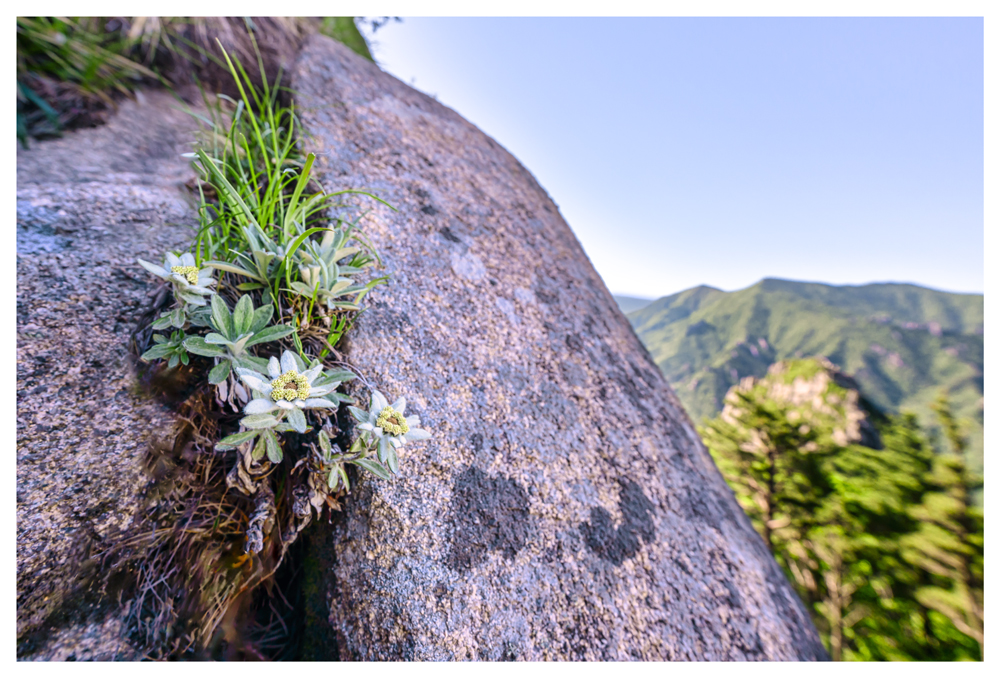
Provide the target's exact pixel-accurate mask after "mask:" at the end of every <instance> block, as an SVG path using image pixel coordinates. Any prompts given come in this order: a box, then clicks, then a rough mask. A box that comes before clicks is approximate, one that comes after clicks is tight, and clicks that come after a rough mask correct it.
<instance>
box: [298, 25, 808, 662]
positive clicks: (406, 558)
mask: <svg viewBox="0 0 1000 678" xmlns="http://www.w3.org/2000/svg"><path fill="white" fill-rule="evenodd" d="M292 87H293V89H294V90H295V91H297V92H298V95H297V102H298V104H299V106H300V108H301V114H302V117H303V121H304V128H305V132H306V134H307V135H308V137H307V141H306V148H307V150H312V151H314V152H316V153H317V155H318V160H317V163H316V168H317V170H318V173H319V176H320V179H321V181H322V183H323V185H324V186H325V187H326V188H327V189H341V188H361V189H367V190H371V191H374V192H375V193H377V194H378V195H379V196H381V197H382V198H384V199H385V200H387V201H389V202H390V203H391V204H393V205H394V206H395V207H397V208H398V210H399V211H398V212H392V211H390V210H388V209H386V208H384V207H381V206H373V211H372V213H371V216H370V217H369V218H368V219H367V220H366V223H367V225H366V229H367V233H368V235H369V236H370V237H371V238H372V240H373V241H374V243H375V244H376V245H377V247H378V248H379V249H380V251H381V252H382V254H383V256H384V258H385V264H386V269H387V272H388V273H389V274H391V276H392V283H391V285H389V286H388V287H383V288H379V289H377V290H376V291H375V292H374V293H372V294H371V295H370V296H369V297H368V299H369V303H370V309H369V310H368V311H367V312H366V313H365V314H364V315H363V316H362V318H361V320H360V322H359V323H358V326H357V327H356V330H355V331H354V333H353V334H352V335H351V338H350V342H349V346H348V349H347V351H348V355H349V358H350V360H351V361H353V362H354V363H355V364H356V365H357V366H358V367H359V368H360V370H361V372H362V373H363V374H364V375H365V376H366V377H368V379H370V380H372V381H374V382H375V383H376V384H377V385H378V386H379V387H381V388H382V389H383V390H384V391H385V392H386V394H387V395H389V397H390V399H392V398H394V397H397V396H399V395H405V396H406V397H407V399H408V402H409V406H408V408H409V409H408V410H407V413H411V412H416V413H418V414H420V415H421V416H422V418H423V421H424V423H425V428H427V429H429V430H431V431H432V432H433V434H434V438H433V440H431V441H428V442H425V443H421V444H418V445H414V446H412V447H407V448H406V449H405V452H404V453H403V454H402V455H401V473H400V475H399V477H397V478H395V479H394V480H392V481H380V480H377V479H373V478H371V477H365V478H364V479H363V480H362V481H361V483H360V488H359V489H360V492H357V493H355V494H353V495H352V496H351V497H350V498H349V499H348V501H347V509H346V514H345V516H344V517H343V518H342V519H340V520H339V521H336V522H335V525H334V527H333V528H328V530H330V531H331V533H330V534H327V535H326V538H327V540H328V543H329V544H330V545H331V546H332V551H333V552H334V553H335V557H334V558H329V559H327V561H326V562H325V563H324V565H323V567H324V569H325V571H326V577H325V579H324V580H323V582H324V583H323V587H322V588H323V590H321V591H320V592H319V593H317V594H316V595H319V596H323V597H324V599H329V600H330V601H331V602H330V603H329V606H330V622H331V624H332V625H333V627H334V629H335V631H336V634H337V636H338V638H339V648H338V649H339V656H340V657H341V658H342V659H440V660H462V659H487V660H500V659H519V660H543V659H587V660H600V659H604V660H612V659H614V660H626V659H646V660H661V659H682V660H683V659H715V660H723V659H734V660H738V659H819V658H825V652H824V651H823V649H822V646H821V644H820V642H819V640H818V638H817V635H816V632H815V630H814V629H813V627H812V624H811V622H810V621H809V618H808V615H807V614H806V612H805V610H804V608H803V607H802V605H801V603H800V602H799V600H798V598H797V597H796V596H795V594H794V592H793V591H792V589H791V588H790V587H789V585H788V584H787V582H786V581H785V578H784V576H783V574H782V573H781V571H780V570H779V568H778V567H777V565H776V564H775V562H774V560H773V559H772V558H771V556H770V554H769V553H768V551H767V550H766V548H765V546H764V544H763V542H762V540H761V539H760V537H759V536H758V535H757V534H756V533H754V531H753V530H752V528H751V526H750V524H749V523H748V521H747V520H746V518H745V516H744V515H743V513H742V511H741V510H740V509H739V507H738V506H737V504H736V502H735V500H734V499H733V497H732V494H731V493H730V492H729V490H728V488H727V487H726V486H725V484H724V482H723V480H722V478H721V476H720V475H719V473H718V472H717V470H716V469H715V467H714V465H713V463H712V461H711V459H710V457H709V456H708V455H707V453H706V451H705V450H704V448H703V447H702V445H701V443H700V441H699V440H698V438H697V435H696V433H695V431H694V428H693V426H692V425H691V422H690V420H689V419H688V417H687V416H686V415H685V413H684V412H683V410H682V408H681V406H680V404H679V403H678V401H677V398H676V397H675V396H674V394H673V393H672V392H671V390H670V387H669V386H668V385H667V383H666V381H665V380H664V379H663V377H662V376H661V375H660V373H659V371H658V370H657V368H656V366H655V365H654V364H653V362H652V360H651V359H650V357H649V355H648V354H647V353H646V351H645V350H644V349H643V347H642V345H641V344H640V343H639V340H638V339H637V338H636V336H635V334H634V333H633V331H632V329H631V328H630V327H629V324H628V322H627V321H626V319H625V317H624V316H623V315H622V314H621V312H620V311H619V310H618V308H617V306H616V305H615V302H614V300H613V299H612V297H611V295H610V294H609V293H608V291H607V289H606V288H605V286H604V284H603V282H602V281H601V279H600V277H599V276H598V275H597V273H596V271H595V270H594V268H593V266H592V265H591V264H590V262H589V261H588V260H587V257H586V256H585V254H584V252H583V250H582V248H581V247H580V244H579V243H578V242H577V240H576V239H575V237H574V236H573V233H572V232H571V231H570V229H569V227H568V226H567V224H566V222H565V221H564V220H563V218H562V217H561V216H560V214H559V211H558V209H557V207H556V205H555V204H554V203H553V202H552V200H551V199H550V198H549V197H548V196H547V195H546V193H545V191H544V190H543V189H542V188H541V187H540V186H539V185H538V183H537V182H536V181H535V180H534V178H533V177H532V176H531V174H529V173H528V171H527V170H525V169H524V168H523V167H522V166H521V165H520V164H519V163H518V162H517V160H516V159H515V158H514V157H512V156H511V155H510V154H509V153H507V152H506V151H505V150H504V149H503V148H502V147H501V146H500V145H499V144H497V143H496V142H495V141H493V140H492V139H490V138H489V137H487V136H486V135H485V134H483V133H482V132H480V131H479V130H477V129H476V128H475V127H473V126H472V125H471V124H469V123H468V122H466V121H465V120H463V119H462V118H461V117H460V116H459V115H457V114H456V113H455V112H454V111H452V110H450V109H448V108H446V107H444V106H442V105H441V104H439V103H438V102H436V101H435V100H434V99H432V98H430V97H428V96H425V95H423V94H421V93H419V92H417V91H415V90H413V89H411V88H410V87H407V86H406V85H404V84H403V83H401V82H399V81H398V80H396V79H395V78H393V77H391V76H389V75H387V74H385V73H382V72H381V71H379V69H378V68H377V67H376V66H375V65H373V64H371V63H370V62H367V61H365V60H363V59H361V58H359V57H357V56H356V55H354V54H353V53H352V52H351V51H350V50H348V49H347V48H345V47H343V46H341V45H338V44H336V43H334V42H333V41H331V40H329V39H326V38H324V37H322V36H317V37H314V38H311V39H310V41H309V42H308V43H307V45H306V47H305V49H304V51H303V53H302V54H301V55H300V58H299V61H298V63H297V65H296V68H295V71H294V74H293V82H292ZM581 143H583V141H581ZM368 204H369V206H371V204H370V203H368Z"/></svg>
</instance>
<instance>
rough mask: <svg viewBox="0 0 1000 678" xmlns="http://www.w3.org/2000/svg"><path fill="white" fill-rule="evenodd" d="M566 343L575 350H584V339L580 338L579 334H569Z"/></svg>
mask: <svg viewBox="0 0 1000 678" xmlns="http://www.w3.org/2000/svg"><path fill="white" fill-rule="evenodd" d="M566 345H567V346H569V347H570V348H571V349H573V350H574V351H581V350H583V339H581V338H580V335H579V334H567V335H566Z"/></svg>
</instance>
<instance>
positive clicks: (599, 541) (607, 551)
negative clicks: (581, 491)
mask: <svg viewBox="0 0 1000 678" xmlns="http://www.w3.org/2000/svg"><path fill="white" fill-rule="evenodd" d="M618 506H619V508H620V509H621V512H622V524H621V525H619V526H618V527H617V528H616V527H614V524H613V521H612V519H611V514H610V513H608V511H607V509H605V508H604V507H603V506H595V507H593V508H591V509H590V522H589V523H582V524H581V525H580V531H581V532H582V533H583V536H584V541H585V542H586V544H587V547H588V548H589V549H590V550H591V551H593V552H594V553H596V554H597V556H598V557H600V558H601V559H603V560H607V561H608V562H611V563H613V564H615V565H621V564H622V563H623V562H625V560H626V559H627V558H631V557H632V556H634V555H635V554H636V553H638V551H639V548H640V546H641V544H640V542H639V539H640V537H641V538H642V540H643V541H645V542H647V543H648V542H650V541H652V539H653V537H654V536H655V535H656V528H655V527H654V526H653V503H652V502H651V501H649V499H648V498H647V497H646V495H645V494H643V492H642V488H640V487H639V485H638V484H636V482H635V481H634V480H626V481H625V482H623V483H622V484H621V489H620V491H619V493H618Z"/></svg>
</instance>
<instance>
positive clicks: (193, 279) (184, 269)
mask: <svg viewBox="0 0 1000 678" xmlns="http://www.w3.org/2000/svg"><path fill="white" fill-rule="evenodd" d="M170 272H171V273H179V274H181V275H182V276H184V277H185V278H187V281H188V282H189V283H191V284H192V285H197V284H198V267H197V266H171V267H170Z"/></svg>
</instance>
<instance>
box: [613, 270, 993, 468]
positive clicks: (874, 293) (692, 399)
mask: <svg viewBox="0 0 1000 678" xmlns="http://www.w3.org/2000/svg"><path fill="white" fill-rule="evenodd" d="M983 298H984V297H983V295H981V294H970V293H954V292H943V291H940V290H934V289H930V288H926V287H921V286H919V285H913V284H910V283H869V284H866V285H827V284H824V283H814V282H799V281H794V280H785V279H780V278H764V279H763V280H761V281H759V282H757V283H755V284H754V285H751V286H749V287H747V288H744V289H742V290H736V291H734V292H724V291H722V290H719V289H717V288H714V287H710V286H708V285H699V286H697V287H692V288H690V289H687V290H683V291H681V292H677V293H675V294H672V295H669V296H666V297H662V298H660V299H657V300H656V301H654V302H652V303H651V304H649V305H648V306H646V307H644V308H642V309H640V310H638V311H634V312H632V313H630V314H628V318H629V321H630V322H631V323H632V326H633V328H634V329H635V331H636V333H637V334H638V335H639V338H640V339H641V340H642V342H643V344H645V345H646V348H647V349H648V350H649V352H650V354H651V355H652V356H653V359H654V360H655V361H656V363H657V365H658V366H659V367H660V369H661V371H662V372H663V373H664V375H665V376H666V377H667V379H668V381H669V382H670V383H671V385H672V386H673V388H674V390H675V391H676V392H677V395H678V397H679V398H680V399H681V401H682V403H683V404H684V406H685V407H686V408H687V409H688V412H689V414H690V415H691V416H692V418H693V419H694V420H695V421H701V420H703V419H704V418H706V417H710V416H714V415H715V414H716V413H717V412H719V411H720V410H721V408H722V402H723V398H724V397H725V394H726V392H727V391H728V389H729V388H730V387H731V386H733V385H735V384H736V383H738V382H739V380H740V379H741V378H743V377H746V376H754V377H762V376H764V374H766V372H767V369H768V367H769V366H770V365H772V364H774V363H775V362H778V361H780V360H784V359H792V358H800V357H809V356H822V357H825V358H827V359H829V360H830V361H831V362H832V363H833V364H834V365H836V366H837V367H838V368H840V369H841V370H843V371H845V372H846V373H848V374H851V375H852V376H854V377H855V378H856V379H857V380H858V382H859V383H860V384H861V388H862V390H863V391H864V393H865V394H866V396H867V397H869V398H870V399H871V400H872V402H873V403H875V404H876V405H877V406H878V407H880V408H881V409H883V410H885V411H887V412H896V411H901V410H908V411H913V412H914V413H916V414H917V415H918V417H919V418H920V420H921V422H922V424H923V425H924V426H925V427H927V428H928V429H933V428H934V427H935V424H936V420H935V418H934V417H933V415H932V413H931V410H930V403H931V402H932V401H933V399H934V397H936V395H937V393H938V392H939V391H940V390H942V389H944V390H946V391H948V393H949V397H950V398H952V400H953V401H954V404H955V408H956V411H957V412H958V413H959V415H960V417H964V418H965V419H967V420H970V421H971V423H970V426H969V428H970V438H971V446H970V460H972V461H973V462H974V464H979V463H981V459H982V422H983V414H982V394H983V377H982V365H983V334H982V332H983Z"/></svg>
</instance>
